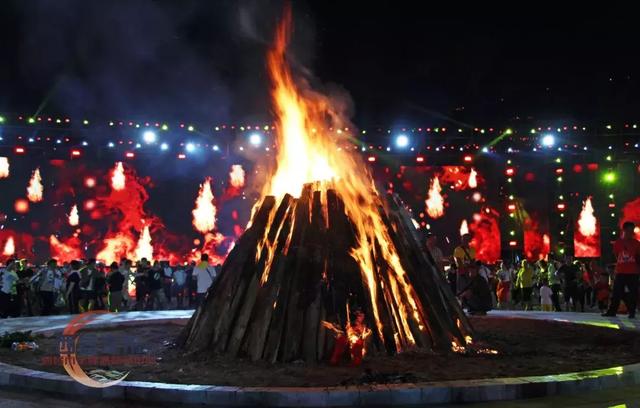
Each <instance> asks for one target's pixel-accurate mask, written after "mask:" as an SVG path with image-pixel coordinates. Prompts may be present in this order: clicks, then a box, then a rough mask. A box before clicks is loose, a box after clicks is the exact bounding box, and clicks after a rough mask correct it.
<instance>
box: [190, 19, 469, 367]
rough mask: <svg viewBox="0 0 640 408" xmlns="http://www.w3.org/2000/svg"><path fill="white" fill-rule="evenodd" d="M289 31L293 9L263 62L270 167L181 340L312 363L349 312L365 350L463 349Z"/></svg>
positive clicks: (413, 247)
mask: <svg viewBox="0 0 640 408" xmlns="http://www.w3.org/2000/svg"><path fill="white" fill-rule="evenodd" d="M290 27H291V12H290V10H289V9H287V10H286V11H285V15H284V18H283V21H282V22H281V24H280V25H279V27H278V29H277V32H276V36H275V44H274V46H273V48H272V49H271V50H270V51H269V52H268V55H267V66H268V70H269V74H270V78H271V81H272V85H273V91H272V97H273V103H274V108H275V115H276V122H277V132H276V133H277V140H276V144H277V157H276V163H275V166H274V169H273V172H272V174H271V176H270V177H269V178H268V181H267V182H266V185H265V187H264V191H263V199H262V200H261V201H259V202H258V203H257V204H256V206H255V207H254V211H253V214H252V218H251V220H250V224H249V226H248V228H247V230H246V231H245V233H244V234H243V235H242V237H240V239H239V241H238V242H237V244H236V246H235V248H234V249H233V251H232V252H231V253H230V254H229V256H228V258H227V260H226V262H225V263H224V264H223V266H222V268H221V271H220V272H221V274H220V278H219V279H218V280H217V281H216V282H215V283H214V285H213V286H212V287H211V288H210V290H209V292H208V296H207V298H206V300H205V302H204V304H203V305H202V306H201V307H200V308H199V309H198V310H197V311H196V313H195V314H194V316H193V317H192V319H191V321H190V322H189V324H188V325H187V327H186V328H185V330H184V332H183V334H182V336H181V338H180V343H181V344H182V345H183V346H184V347H185V348H186V349H187V350H190V351H201V350H213V351H214V352H220V353H226V354H229V355H233V356H238V355H246V356H249V357H251V358H252V359H254V360H257V359H264V360H268V361H292V360H296V359H304V360H306V361H317V360H321V359H324V358H327V353H329V350H330V348H331V347H332V344H333V339H334V336H335V333H336V332H339V331H340V330H341V329H347V331H348V329H349V328H350V327H351V326H352V324H353V323H354V320H353V319H354V317H353V316H351V315H350V313H349V310H351V311H354V310H359V312H361V313H364V315H365V316H366V317H365V324H366V326H367V327H368V328H370V329H367V330H366V333H367V334H368V336H367V337H368V338H367V339H366V341H367V345H366V347H367V349H368V350H367V352H373V353H376V352H386V353H389V354H395V353H398V352H401V351H403V350H407V349H411V348H414V347H424V348H429V349H439V350H451V349H454V350H460V349H461V348H462V349H464V347H465V346H466V345H467V344H468V343H469V342H470V341H471V337H470V334H471V328H470V326H469V324H468V322H467V320H466V318H465V317H464V314H463V313H462V311H461V309H460V307H459V305H458V303H457V301H456V300H455V299H454V298H453V295H452V293H451V292H450V291H449V290H448V288H446V284H445V283H444V281H443V279H442V278H441V276H439V275H438V274H437V272H436V270H435V269H434V268H433V266H432V264H431V263H430V261H429V259H428V257H427V256H426V254H425V253H424V251H423V250H422V249H421V245H420V243H419V240H418V239H417V236H416V231H415V228H414V227H413V224H412V222H411V219H410V217H409V216H408V213H407V212H406V211H405V210H404V208H403V206H402V205H401V204H400V203H399V201H398V200H397V199H394V198H393V197H390V198H391V199H389V200H383V199H382V198H381V196H380V195H379V194H378V192H377V190H376V187H375V185H374V182H373V179H372V177H371V175H370V174H369V173H368V172H367V170H366V166H365V164H364V163H363V162H362V161H361V159H360V157H359V156H358V155H356V154H353V153H352V152H351V150H350V149H343V148H341V146H342V145H343V144H344V142H345V140H341V139H339V137H342V135H340V134H339V133H338V132H335V131H332V129H337V128H344V127H348V126H349V124H348V122H347V120H346V118H345V117H343V116H342V115H341V114H340V112H338V111H337V110H336V109H334V105H333V104H332V102H331V100H330V99H329V98H328V97H326V96H324V95H322V94H319V93H317V92H315V91H313V90H311V89H309V88H308V87H306V86H299V85H298V83H305V84H306V82H303V81H298V82H296V80H295V79H294V77H293V74H292V72H291V69H290V67H289V65H288V64H287V61H286V54H285V53H286V49H287V45H288V41H289V35H290ZM387 201H388V202H387ZM332 328H336V329H335V330H333V329H332Z"/></svg>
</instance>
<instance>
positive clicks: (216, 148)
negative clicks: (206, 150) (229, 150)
mask: <svg viewBox="0 0 640 408" xmlns="http://www.w3.org/2000/svg"><path fill="white" fill-rule="evenodd" d="M212 149H213V151H214V152H217V151H219V150H220V147H218V145H213V147H212Z"/></svg>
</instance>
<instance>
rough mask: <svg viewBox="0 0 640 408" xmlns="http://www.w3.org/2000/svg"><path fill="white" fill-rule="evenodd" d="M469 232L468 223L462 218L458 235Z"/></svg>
mask: <svg viewBox="0 0 640 408" xmlns="http://www.w3.org/2000/svg"><path fill="white" fill-rule="evenodd" d="M468 233H469V224H468V223H467V220H462V223H461V224H460V236H463V235H466V234H468Z"/></svg>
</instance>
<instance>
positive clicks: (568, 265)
mask: <svg viewBox="0 0 640 408" xmlns="http://www.w3.org/2000/svg"><path fill="white" fill-rule="evenodd" d="M579 274H580V270H579V269H578V266H577V265H576V264H574V263H572V262H571V257H567V258H566V259H565V262H564V263H563V265H562V266H561V267H560V269H558V275H559V276H560V278H561V280H562V292H563V293H564V304H565V310H567V311H568V310H569V308H570V307H571V309H572V310H573V311H574V312H575V311H576V309H577V302H578V281H577V279H578V275H579Z"/></svg>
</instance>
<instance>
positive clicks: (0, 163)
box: [0, 157, 9, 179]
mask: <svg viewBox="0 0 640 408" xmlns="http://www.w3.org/2000/svg"><path fill="white" fill-rule="evenodd" d="M7 177H9V159H8V158H6V157H0V179H2V178H7Z"/></svg>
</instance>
